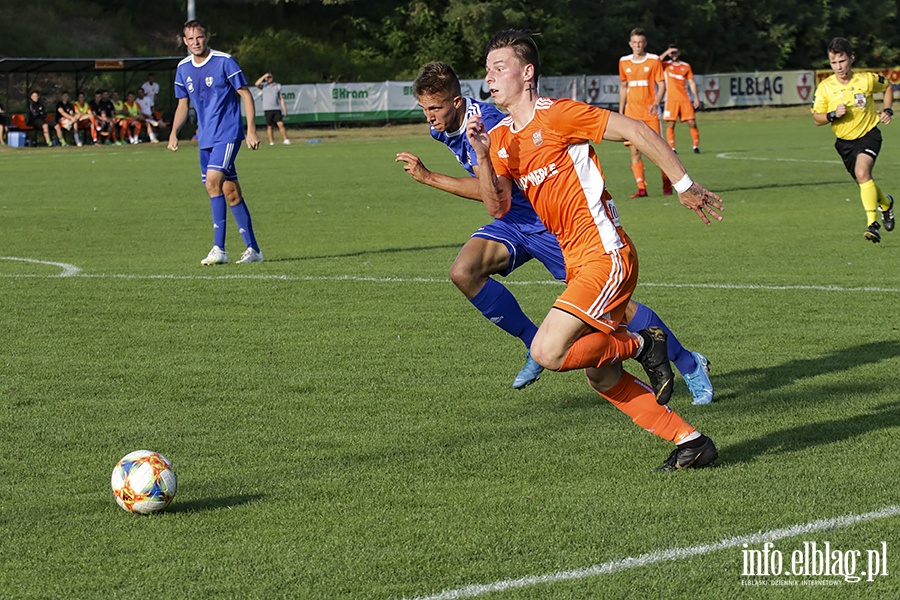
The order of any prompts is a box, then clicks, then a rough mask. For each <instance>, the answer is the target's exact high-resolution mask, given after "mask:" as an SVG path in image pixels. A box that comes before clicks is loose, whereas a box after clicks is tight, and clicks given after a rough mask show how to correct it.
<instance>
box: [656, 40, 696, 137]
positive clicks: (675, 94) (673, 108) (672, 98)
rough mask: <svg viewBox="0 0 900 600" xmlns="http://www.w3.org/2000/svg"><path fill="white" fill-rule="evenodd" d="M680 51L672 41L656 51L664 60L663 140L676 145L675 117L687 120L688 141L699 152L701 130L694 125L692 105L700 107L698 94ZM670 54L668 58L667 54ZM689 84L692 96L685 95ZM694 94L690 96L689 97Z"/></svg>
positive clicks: (689, 67) (692, 73)
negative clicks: (689, 140)
mask: <svg viewBox="0 0 900 600" xmlns="http://www.w3.org/2000/svg"><path fill="white" fill-rule="evenodd" d="M680 55H681V52H680V51H679V50H678V46H677V45H675V44H669V48H668V49H667V50H666V51H665V52H663V53H662V54H660V55H659V58H660V60H662V61H663V63H662V64H663V72H664V73H665V76H666V106H665V110H664V111H663V120H664V121H665V122H666V141H668V142H669V145H670V146H671V147H672V150H674V149H675V121H677V120H678V119H679V118H680V119H681V122H682V123H687V124H688V127H690V129H691V141H692V142H693V143H694V154H700V130H699V129H697V120H696V118H695V116H694V109H696V108H700V95H699V94H698V93H697V83H696V82H695V81H694V71H693V70H692V69H691V65H689V64H688V63H686V62H684V61H683V60H679V56H680ZM669 56H671V60H666V57H669ZM688 88H690V90H691V94H692V96H688ZM692 97H693V100H691V98H692Z"/></svg>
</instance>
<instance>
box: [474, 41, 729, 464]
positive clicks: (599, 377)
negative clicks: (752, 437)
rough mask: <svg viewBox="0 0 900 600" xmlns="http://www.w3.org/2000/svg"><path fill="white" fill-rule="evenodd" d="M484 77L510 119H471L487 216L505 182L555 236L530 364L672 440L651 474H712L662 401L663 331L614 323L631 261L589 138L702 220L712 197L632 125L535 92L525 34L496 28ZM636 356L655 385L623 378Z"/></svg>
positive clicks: (710, 454)
mask: <svg viewBox="0 0 900 600" xmlns="http://www.w3.org/2000/svg"><path fill="white" fill-rule="evenodd" d="M486 62H487V75H486V76H485V81H486V82H487V84H488V87H489V89H490V92H491V96H492V97H493V98H494V101H495V102H496V104H498V105H499V106H503V107H505V108H506V109H507V111H508V112H509V114H508V116H507V117H506V118H505V119H503V120H502V121H501V122H500V123H499V124H497V125H496V126H495V127H494V128H493V129H491V131H490V132H487V131H486V130H485V128H484V124H483V122H482V120H481V118H480V116H478V115H473V116H471V117H470V118H469V119H468V121H467V123H466V136H467V137H468V139H469V143H470V145H471V146H472V148H473V150H474V152H475V154H476V156H477V158H478V163H479V164H480V165H481V168H480V170H479V172H478V184H479V190H480V194H481V198H482V200H483V201H484V204H485V207H486V208H487V209H488V212H489V213H490V214H491V215H493V216H494V217H495V218H500V217H502V216H503V215H504V214H505V212H506V211H508V210H509V207H510V202H511V195H512V186H513V185H514V184H515V185H516V186H517V187H518V188H519V189H520V190H521V191H522V193H523V194H524V195H525V196H526V198H527V199H528V200H529V201H530V202H531V204H532V205H533V206H534V209H535V211H536V212H537V213H538V216H540V218H541V220H542V221H543V222H544V225H546V227H547V229H548V230H549V231H550V232H552V233H553V234H555V235H556V236H557V238H558V239H559V244H560V247H561V249H562V252H563V256H564V257H565V261H566V289H565V290H564V291H563V293H562V295H561V296H559V297H558V298H557V300H556V302H554V304H553V307H552V308H551V309H550V312H549V313H548V314H547V316H546V318H545V319H544V321H543V322H542V323H541V326H540V328H539V329H538V332H537V334H536V335H535V337H534V340H533V342H532V345H531V355H532V357H533V358H534V359H535V360H536V361H537V362H538V363H540V364H541V365H542V366H544V367H545V368H548V369H552V370H555V371H569V370H574V369H584V370H585V374H586V375H587V378H588V382H589V384H590V385H591V387H592V388H593V389H594V390H596V391H597V392H599V393H600V395H601V396H603V397H604V398H606V399H607V400H608V401H609V402H611V403H612V404H613V405H614V406H615V407H616V408H618V409H619V410H621V411H622V412H624V413H625V414H627V415H628V416H629V417H631V419H632V420H633V421H634V422H635V423H636V424H637V425H639V426H640V427H643V428H644V429H646V430H647V431H650V432H651V433H653V434H655V435H657V436H659V437H660V438H662V439H664V440H667V441H670V442H674V443H675V444H676V447H675V449H674V450H673V451H672V453H671V454H670V455H669V457H668V459H667V460H666V461H665V463H663V465H662V466H661V467H659V469H658V470H662V471H672V470H676V469H686V468H699V467H706V466H711V465H712V464H713V463H714V462H715V460H716V457H717V456H718V451H717V450H716V446H715V444H714V443H713V441H712V440H711V439H709V438H708V437H707V436H705V435H703V434H701V433H700V432H699V431H697V430H696V429H695V428H694V427H692V426H691V425H689V424H688V423H687V422H685V421H684V419H682V418H681V417H680V416H678V414H676V413H675V412H674V411H673V410H672V409H671V408H669V407H668V406H667V405H666V403H667V402H668V400H669V397H670V395H671V393H672V378H673V374H672V368H671V365H670V364H669V361H668V358H667V357H666V350H665V346H666V343H665V341H666V334H665V332H663V331H662V330H661V329H659V328H654V327H650V328H647V329H644V330H642V331H640V332H638V333H636V334H633V333H628V332H627V331H626V330H625V327H624V325H623V324H622V320H623V317H624V315H625V307H626V306H627V304H628V301H629V299H630V298H631V294H632V292H633V291H634V288H635V285H636V284H637V278H638V260H637V253H636V251H635V248H634V245H633V244H632V242H631V239H630V238H629V237H628V235H626V233H625V231H624V230H623V229H622V226H621V224H620V223H619V217H618V212H617V210H616V205H615V202H613V199H612V196H611V195H610V193H609V191H608V190H607V189H606V182H605V179H604V175H603V171H602V169H601V167H600V162H599V160H598V158H597V155H596V153H595V151H594V149H593V148H592V146H591V141H594V142H597V143H599V142H601V141H602V140H611V141H616V142H624V141H626V140H628V141H630V142H631V143H632V144H633V146H634V147H636V148H637V149H638V150H639V151H641V152H643V153H645V154H646V155H647V157H648V158H649V159H650V160H652V161H653V162H654V163H655V164H657V165H659V166H660V167H661V169H662V170H663V172H664V173H665V174H666V175H668V176H670V177H671V178H672V179H673V180H675V181H676V182H677V183H676V184H675V188H676V189H677V190H678V193H679V201H680V202H681V203H682V204H683V205H684V206H686V207H688V208H690V209H692V210H694V211H695V212H696V213H697V214H698V215H699V216H700V218H701V219H702V220H703V221H704V222H705V223H707V224H708V223H709V218H708V217H707V213H708V214H709V216H711V217H713V218H715V219H721V216H720V215H719V214H718V213H717V212H716V209H721V204H720V201H721V198H719V197H718V196H716V195H715V194H713V193H711V192H709V191H708V190H706V189H705V188H703V187H702V186H700V185H699V184H697V183H694V182H692V181H691V179H690V177H688V175H687V173H686V171H685V169H684V166H683V165H682V164H681V161H679V160H678V157H677V156H676V155H675V153H674V152H672V149H671V148H669V146H668V145H667V144H666V142H665V140H663V139H662V138H661V137H660V136H659V135H658V134H656V133H655V132H653V130H651V129H650V128H649V127H647V126H646V125H644V124H643V123H642V122H641V121H637V120H634V119H631V118H628V117H625V116H623V115H620V114H618V113H612V112H610V111H607V110H605V109H602V108H598V107H594V106H590V105H588V104H584V103H582V102H576V101H574V100H568V99H559V100H553V99H550V98H542V97H540V96H538V94H537V89H538V76H539V71H540V58H539V56H538V50H537V46H536V45H535V43H534V40H533V39H532V38H531V37H530V36H529V35H528V34H526V33H525V32H522V31H518V30H508V31H503V32H500V33H498V34H497V35H495V36H494V37H493V38H492V39H491V41H490V42H489V43H488V46H487V61H486ZM628 358H635V359H636V360H637V361H638V362H640V363H641V364H642V366H643V367H644V369H645V370H646V371H647V374H648V375H649V377H650V381H651V384H652V386H653V387H650V386H648V385H647V384H646V383H643V382H642V381H640V380H639V379H637V378H635V377H634V376H632V375H630V374H629V373H627V372H625V371H624V370H623V368H622V361H624V360H625V359H628Z"/></svg>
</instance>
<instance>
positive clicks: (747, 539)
mask: <svg viewBox="0 0 900 600" xmlns="http://www.w3.org/2000/svg"><path fill="white" fill-rule="evenodd" d="M898 515H900V506H887V507H885V508H882V509H880V510H876V511H872V512H868V513H864V514H860V515H857V514H852V513H851V514H848V515H844V516H841V517H833V518H829V519H819V520H816V521H811V522H809V523H805V524H803V525H793V526H791V527H785V528H783V529H772V530H769V531H761V532H759V533H753V534H750V535H745V536H740V537H731V538H725V539H723V540H719V541H718V542H713V543H711V544H701V545H699V546H689V547H683V548H669V549H667V550H658V551H656V552H649V553H647V554H642V555H640V556H637V557H627V558H622V559H619V560H613V561H610V562H605V563H601V564H598V565H593V566H590V567H585V568H582V569H573V570H571V571H558V572H556V573H549V574H546V575H532V576H528V577H521V578H519V579H503V580H501V581H495V582H493V583H486V584H475V585H467V586H464V587H461V588H457V589H453V590H444V591H442V592H440V593H438V594H433V595H430V596H415V597H414V598H404V600H459V599H461V598H475V597H477V596H483V595H484V594H489V593H493V592H503V591H506V590H512V589H518V588H526V587H531V586H535V585H540V584H549V583H556V582H560V581H574V580H579V579H588V578H591V577H598V576H600V575H610V574H612V573H618V572H620V571H625V570H628V569H635V568H638V567H646V566H648V565H652V564H654V563H659V562H664V561H673V560H684V559H686V558H691V557H694V556H701V555H704V554H710V553H712V552H718V551H719V550H727V549H729V548H737V547H742V546H743V545H744V544H747V545H750V544H764V543H766V542H774V541H776V540H780V539H783V538H790V537H796V536H798V535H804V534H809V533H817V532H820V531H828V530H832V529H840V528H843V527H849V526H851V525H855V524H857V523H865V522H867V521H877V520H879V519H888V518H890V517H896V516H898Z"/></svg>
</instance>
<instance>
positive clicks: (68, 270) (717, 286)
mask: <svg viewBox="0 0 900 600" xmlns="http://www.w3.org/2000/svg"><path fill="white" fill-rule="evenodd" d="M0 260H13V261H20V262H28V263H35V264H41V265H49V266H53V267H59V268H60V269H62V271H61V272H60V273H56V274H54V275H39V274H36V273H7V274H0V278H3V277H36V278H60V277H79V278H85V279H160V280H166V279H169V280H173V281H175V280H188V281H190V280H197V281H215V280H220V279H221V280H235V279H255V280H262V281H359V282H364V283H438V284H446V283H448V282H449V279H434V278H429V277H362V276H359V275H333V276H327V275H321V276H319V275H249V274H241V275H130V274H127V273H118V274H117V273H84V272H82V271H81V269H80V268H78V267H76V266H75V265H70V264H66V263H58V262H50V261H44V260H37V259H34V258H19V257H15V256H0ZM216 268H217V267H211V269H216ZM218 268H219V269H222V268H223V267H218ZM503 283H504V284H505V285H557V286H562V285H563V283H562V282H560V281H556V280H554V279H542V280H537V281H504V282H503ZM638 285H639V286H641V287H666V288H699V289H712V290H762V291H781V290H800V291H814V292H883V293H889V294H897V293H900V288H884V287H873V286H866V287H842V286H837V285H760V284H737V283H653V282H649V283H644V282H641V283H639V284H638Z"/></svg>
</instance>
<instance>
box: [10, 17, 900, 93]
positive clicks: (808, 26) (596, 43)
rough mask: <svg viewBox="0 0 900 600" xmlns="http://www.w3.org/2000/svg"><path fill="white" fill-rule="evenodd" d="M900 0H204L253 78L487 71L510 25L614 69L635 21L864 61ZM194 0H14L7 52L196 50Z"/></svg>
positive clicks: (562, 65)
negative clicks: (188, 38) (491, 44)
mask: <svg viewBox="0 0 900 600" xmlns="http://www.w3.org/2000/svg"><path fill="white" fill-rule="evenodd" d="M897 4H898V1H897V0H889V1H885V0H855V1H854V2H835V1H832V0H615V1H613V0H412V1H405V2H403V1H397V0H196V10H197V17H198V18H199V19H201V20H203V21H205V22H206V23H207V25H208V26H209V28H210V31H211V33H212V38H211V45H212V46H213V47H214V48H216V49H219V50H223V51H226V52H229V53H231V54H234V55H235V57H236V58H237V59H238V61H239V62H240V63H241V66H242V67H243V69H244V71H245V72H246V73H247V77H248V78H255V77H256V76H258V74H261V73H263V72H265V71H272V72H274V73H275V74H276V76H277V79H278V80H279V81H281V82H285V83H320V82H348V81H380V80H406V79H412V78H413V77H414V76H415V74H416V72H417V70H418V67H419V65H421V64H422V63H424V62H427V61H430V60H436V59H440V60H444V61H446V62H449V63H450V64H452V65H453V66H454V68H455V69H456V70H457V72H458V73H459V75H460V76H462V77H465V78H477V77H481V76H482V75H483V63H484V56H483V54H484V46H485V43H486V42H487V40H488V39H489V38H490V37H491V35H493V34H494V33H495V32H496V31H498V30H500V29H507V28H522V29H527V30H530V31H532V32H533V33H534V34H535V35H536V39H537V40H538V44H539V47H540V49H541V58H542V63H543V65H542V70H543V74H544V75H567V74H577V73H596V74H612V73H615V72H617V64H618V58H619V57H620V56H621V55H624V54H628V53H630V49H629V47H628V44H627V42H628V35H629V32H630V30H631V29H632V28H633V27H643V28H644V29H646V30H647V34H648V40H649V46H650V47H649V51H651V52H657V53H659V52H662V51H663V50H664V49H665V48H666V47H667V46H668V44H669V43H673V42H674V43H677V44H679V46H680V47H681V49H682V56H683V58H684V60H687V61H688V62H690V63H691V64H692V65H693V68H694V71H695V72H697V73H718V72H730V71H754V70H778V69H806V68H827V66H828V61H827V56H826V52H825V47H826V45H827V43H828V40H830V39H831V38H832V37H834V36H837V35H840V36H843V37H847V38H849V39H850V40H851V41H852V42H853V43H854V46H855V50H856V54H857V57H858V58H857V64H858V65H860V66H873V67H881V66H892V65H896V64H898V62H900V50H898V49H900V24H898V22H897V15H898V7H897ZM186 7H187V2H186V0H127V1H125V2H123V1H122V0H29V1H28V2H4V3H3V6H0V56H5V57H42V58H78V57H101V58H112V57H115V58H119V57H132V56H158V55H179V54H186V51H185V49H184V47H183V46H182V44H181V36H180V31H181V25H182V24H183V22H184V21H185V18H186V10H187V9H186Z"/></svg>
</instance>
